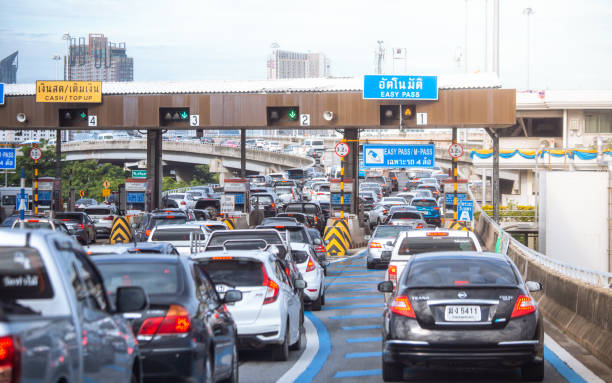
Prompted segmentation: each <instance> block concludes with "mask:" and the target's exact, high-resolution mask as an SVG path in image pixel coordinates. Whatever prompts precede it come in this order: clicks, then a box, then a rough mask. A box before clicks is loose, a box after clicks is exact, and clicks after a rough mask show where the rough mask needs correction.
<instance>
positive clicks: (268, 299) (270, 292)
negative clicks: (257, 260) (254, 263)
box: [261, 263, 279, 305]
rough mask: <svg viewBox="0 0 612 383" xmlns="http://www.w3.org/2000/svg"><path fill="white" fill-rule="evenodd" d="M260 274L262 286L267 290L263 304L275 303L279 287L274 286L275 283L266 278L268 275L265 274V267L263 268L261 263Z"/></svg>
mask: <svg viewBox="0 0 612 383" xmlns="http://www.w3.org/2000/svg"><path fill="white" fill-rule="evenodd" d="M261 272H262V273H263V285H264V286H266V287H267V288H268V289H267V290H266V296H265V298H264V301H263V304H264V305H267V304H268V303H273V302H275V301H276V299H277V298H278V290H279V287H278V284H276V282H274V281H273V280H271V279H270V278H268V273H267V272H266V266H264V264H263V263H262V264H261Z"/></svg>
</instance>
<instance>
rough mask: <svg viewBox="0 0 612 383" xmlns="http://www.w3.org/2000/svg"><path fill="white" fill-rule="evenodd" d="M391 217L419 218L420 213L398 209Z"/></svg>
mask: <svg viewBox="0 0 612 383" xmlns="http://www.w3.org/2000/svg"><path fill="white" fill-rule="evenodd" d="M391 219H392V220H393V219H421V215H420V214H419V213H411V212H407V211H400V212H397V213H393V216H391Z"/></svg>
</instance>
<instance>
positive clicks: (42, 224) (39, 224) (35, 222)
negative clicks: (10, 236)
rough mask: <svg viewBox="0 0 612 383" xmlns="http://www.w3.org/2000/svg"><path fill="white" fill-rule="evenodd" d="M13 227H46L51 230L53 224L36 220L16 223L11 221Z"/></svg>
mask: <svg viewBox="0 0 612 383" xmlns="http://www.w3.org/2000/svg"><path fill="white" fill-rule="evenodd" d="M13 224H14V225H15V227H18V228H24V229H47V230H53V225H51V223H49V222H48V221H43V222H39V221H38V220H31V221H29V220H25V221H21V222H17V223H13Z"/></svg>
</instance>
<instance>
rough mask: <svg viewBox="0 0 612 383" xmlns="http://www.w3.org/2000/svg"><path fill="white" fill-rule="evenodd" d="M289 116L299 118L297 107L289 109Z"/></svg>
mask: <svg viewBox="0 0 612 383" xmlns="http://www.w3.org/2000/svg"><path fill="white" fill-rule="evenodd" d="M287 116H289V119H290V120H292V121H293V120H295V119H297V111H296V110H295V109H289V113H287Z"/></svg>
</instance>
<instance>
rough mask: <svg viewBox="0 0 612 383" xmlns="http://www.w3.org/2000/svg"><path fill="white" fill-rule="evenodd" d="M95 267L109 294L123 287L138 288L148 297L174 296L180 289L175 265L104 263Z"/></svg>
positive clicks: (177, 270) (177, 269)
mask: <svg viewBox="0 0 612 383" xmlns="http://www.w3.org/2000/svg"><path fill="white" fill-rule="evenodd" d="M97 266H98V269H99V270H100V272H101V273H102V276H103V277H104V285H105V286H106V289H107V290H108V292H109V293H110V294H114V293H115V291H116V290H117V287H123V286H140V287H142V288H143V289H144V290H145V291H146V292H147V294H148V295H149V296H151V295H163V294H176V293H178V292H179V289H180V279H179V268H178V265H176V264H175V263H161V262H159V263H158V262H155V263H153V262H151V263H145V262H121V263H106V262H105V263H98V265H97Z"/></svg>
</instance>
